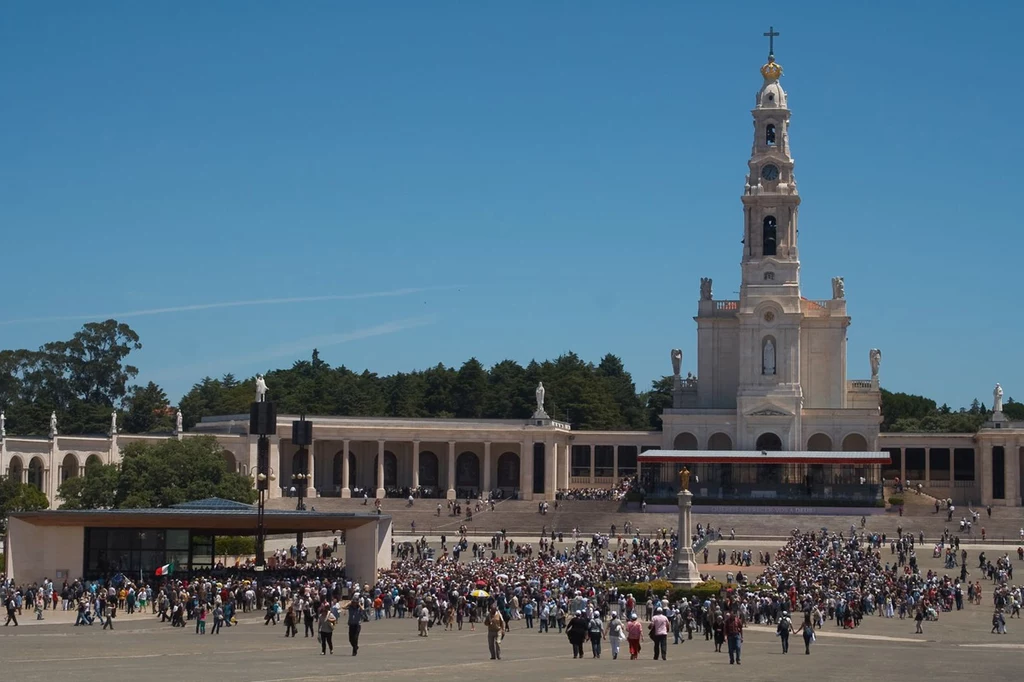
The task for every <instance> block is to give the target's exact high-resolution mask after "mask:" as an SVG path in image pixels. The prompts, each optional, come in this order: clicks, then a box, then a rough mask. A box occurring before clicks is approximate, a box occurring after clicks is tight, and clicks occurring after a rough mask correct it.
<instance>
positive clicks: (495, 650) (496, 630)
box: [484, 604, 505, 661]
mask: <svg viewBox="0 0 1024 682" xmlns="http://www.w3.org/2000/svg"><path fill="white" fill-rule="evenodd" d="M484 625H486V626H487V649H488V650H489V651H490V652H491V660H492V661H500V660H501V640H503V639H504V638H505V619H504V618H502V617H501V614H500V613H498V605H497V604H491V608H490V609H489V610H488V612H487V616H486V617H485V618H484Z"/></svg>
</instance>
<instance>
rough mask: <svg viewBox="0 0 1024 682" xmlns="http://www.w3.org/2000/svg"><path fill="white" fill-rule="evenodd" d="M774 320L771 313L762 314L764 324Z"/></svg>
mask: <svg viewBox="0 0 1024 682" xmlns="http://www.w3.org/2000/svg"><path fill="white" fill-rule="evenodd" d="M774 319H775V313H773V312H772V311H770V310H769V311H768V312H766V313H765V314H764V321H765V322H771V321H772V320H774Z"/></svg>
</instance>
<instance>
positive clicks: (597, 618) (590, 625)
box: [587, 611, 605, 658]
mask: <svg viewBox="0 0 1024 682" xmlns="http://www.w3.org/2000/svg"><path fill="white" fill-rule="evenodd" d="M604 636H605V634H604V624H603V623H602V622H601V614H600V613H598V612H597V611H594V613H593V615H591V617H590V620H589V621H587V637H589V638H590V648H591V650H593V652H594V658H601V640H602V639H604Z"/></svg>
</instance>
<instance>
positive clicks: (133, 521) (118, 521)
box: [11, 500, 391, 535]
mask: <svg viewBox="0 0 1024 682" xmlns="http://www.w3.org/2000/svg"><path fill="white" fill-rule="evenodd" d="M225 501H226V500H225ZM236 504H239V503H236ZM257 514H258V511H257V508H256V507H255V506H250V505H241V507H240V508H237V507H236V508H220V509H205V508H191V507H184V508H183V507H181V506H175V507H157V508H143V509H45V510H40V511H31V512H16V513H13V514H11V518H16V519H20V520H22V521H26V522H28V523H31V524H33V525H37V526H88V527H93V528H191V529H194V530H211V531H215V532H221V533H222V534H224V535H228V534H235V533H248V532H252V531H254V530H255V528H256V518H257ZM263 521H264V526H265V527H266V529H267V532H268V533H293V532H298V531H304V532H306V531H327V530H347V529H350V528H358V527H359V526H363V525H366V524H368V523H376V522H378V521H387V522H389V523H390V522H391V517H390V516H389V515H387V514H381V515H377V514H375V513H371V512H321V511H306V510H294V509H290V510H289V509H267V510H266V511H265V512H264V515H263Z"/></svg>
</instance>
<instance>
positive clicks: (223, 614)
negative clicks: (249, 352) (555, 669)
mask: <svg viewBox="0 0 1024 682" xmlns="http://www.w3.org/2000/svg"><path fill="white" fill-rule="evenodd" d="M702 531H703V532H704V533H705V535H706V537H709V538H711V537H720V536H721V532H720V531H718V530H712V529H711V528H702ZM731 534H732V533H730V535H731ZM693 539H695V538H693ZM923 542H924V539H923V536H921V537H915V536H914V535H913V534H910V533H903V531H902V528H900V529H899V530H898V533H897V535H896V536H895V537H888V536H887V535H886V534H880V533H871V532H867V531H866V530H865V529H864V527H863V524H862V527H861V528H860V529H856V528H854V527H852V526H851V528H850V530H849V532H835V531H833V532H828V531H826V530H824V529H822V530H820V531H813V532H799V531H794V533H793V535H792V537H791V538H790V539H789V541H788V542H787V543H786V544H785V545H784V546H782V547H781V548H780V549H778V550H777V551H775V552H774V553H769V552H757V556H756V559H755V556H754V552H753V551H751V550H740V549H732V550H730V551H727V550H726V549H718V550H717V558H718V563H719V565H723V566H727V567H729V568H730V569H731V568H732V567H733V566H735V567H737V569H738V570H737V573H736V574H735V575H734V574H733V573H732V570H729V571H728V572H727V573H726V575H725V576H724V577H725V578H726V581H727V585H726V587H725V588H724V589H723V590H722V591H721V592H720V593H717V594H707V595H706V596H701V597H699V598H695V597H691V598H689V599H687V598H682V597H679V598H676V596H678V595H676V596H673V595H674V594H675V593H672V592H663V591H660V590H656V589H654V588H650V587H648V588H625V587H622V586H624V585H636V584H638V583H647V584H650V583H651V582H652V581H655V580H657V579H659V578H665V577H666V570H667V567H668V566H670V565H671V564H672V561H671V560H672V557H673V554H674V552H675V544H676V538H675V535H674V533H672V532H671V531H669V530H668V529H666V530H663V531H660V532H659V533H656V534H654V535H653V536H651V537H641V536H640V535H639V534H634V535H632V536H630V535H628V534H624V535H615V534H614V531H613V533H611V534H599V533H595V534H592V535H590V536H589V537H587V538H581V537H578V534H574V537H573V538H572V539H570V540H569V541H568V542H564V543H560V542H558V541H557V539H556V538H555V537H552V536H551V535H548V534H547V532H546V531H545V532H544V533H543V535H542V536H541V537H540V538H539V539H538V540H537V541H536V542H521V541H519V540H517V539H515V538H512V537H510V536H509V535H508V534H506V533H505V532H497V533H495V534H493V535H492V536H491V537H490V538H489V540H488V541H484V542H480V541H479V540H478V541H477V542H473V543H471V542H470V539H469V538H468V537H466V535H465V534H464V533H461V534H460V535H459V536H458V537H457V538H454V539H452V540H451V541H450V542H449V539H448V538H446V537H442V539H441V547H440V551H436V548H435V547H434V546H432V544H431V543H430V542H428V541H427V538H425V537H421V538H420V539H418V540H416V541H415V542H409V543H399V545H397V546H396V552H395V558H394V560H393V562H392V565H391V566H390V567H389V568H388V569H386V570H383V571H382V572H381V574H380V575H379V577H378V579H377V581H376V582H375V583H374V584H365V585H353V584H352V583H351V582H349V581H347V580H346V579H345V578H344V575H343V570H342V569H343V565H342V564H341V562H339V561H337V560H336V559H335V558H334V553H335V551H336V549H337V545H336V544H333V543H332V544H326V543H325V544H323V545H321V546H319V547H316V548H315V549H314V550H313V551H312V552H310V551H307V550H305V549H304V548H301V547H293V548H289V549H281V550H278V551H277V552H275V553H274V554H273V556H272V559H273V561H272V562H271V564H272V566H271V570H270V571H269V572H265V573H262V574H255V576H254V577H246V574H245V573H244V572H245V570H246V569H247V568H248V567H247V565H246V564H244V563H242V564H238V565H236V566H235V567H234V570H232V569H230V568H225V569H223V570H224V571H226V572H227V575H226V576H224V577H215V576H213V575H212V574H211V575H209V576H205V577H201V578H195V579H191V580H190V579H184V578H181V579H177V578H171V579H164V578H161V579H158V580H154V581H132V580H128V579H125V578H124V577H123V576H120V582H118V581H117V580H116V579H115V580H112V581H109V582H99V581H97V582H86V581H74V582H71V583H64V584H63V585H62V586H57V585H56V584H54V583H53V581H49V580H46V581H44V582H43V583H42V584H35V585H31V586H26V587H17V588H16V587H15V586H14V585H12V584H10V583H4V584H3V585H2V589H0V593H2V595H3V599H4V605H5V606H6V607H7V613H8V622H13V623H14V624H15V625H16V624H17V616H18V615H20V614H21V612H22V609H33V610H34V611H35V613H36V616H37V618H44V617H45V616H44V613H45V612H46V611H47V610H48V609H54V610H56V609H57V608H58V606H59V607H60V608H62V609H70V610H77V612H78V616H77V618H76V623H75V624H76V625H91V624H93V623H95V622H96V621H97V620H98V621H101V622H102V623H103V626H104V628H108V627H109V628H113V627H114V623H115V622H116V620H115V619H116V617H117V614H118V612H119V611H120V612H123V613H128V614H131V613H133V612H142V613H146V612H147V609H149V613H150V614H151V615H154V616H156V617H158V618H159V619H160V620H161V622H166V623H169V624H170V626H171V627H178V628H186V627H189V626H194V630H195V632H196V633H197V634H206V633H207V628H206V624H207V621H210V622H211V628H210V629H209V634H211V635H212V634H217V633H218V632H219V630H220V629H221V627H231V626H232V625H233V624H234V622H235V618H236V615H237V614H238V613H240V612H241V613H244V612H247V611H256V610H261V611H262V612H263V613H264V616H263V622H264V624H265V625H267V626H271V625H278V624H282V625H283V626H284V636H286V637H295V636H296V635H297V631H298V625H299V624H300V623H301V624H302V625H303V626H304V637H315V638H316V639H317V642H318V643H319V645H320V649H321V653H322V654H323V655H328V654H330V653H333V638H332V636H331V633H332V632H333V629H334V627H335V625H336V624H338V623H340V622H342V619H344V622H345V623H347V624H348V627H349V637H350V644H351V646H352V653H353V655H355V654H356V653H357V651H358V639H359V628H360V627H361V624H362V623H364V622H366V621H368V620H371V619H372V620H381V619H388V618H399V619H410V620H411V621H414V623H415V625H414V626H413V627H415V629H416V632H417V634H418V635H419V636H421V637H429V636H432V634H434V628H435V626H440V628H441V630H442V631H448V630H462V629H463V628H464V626H466V625H467V624H468V627H469V629H470V630H475V629H476V625H477V624H481V625H482V626H483V628H484V629H486V631H487V640H488V650H489V652H490V654H491V656H492V658H495V659H499V658H500V657H501V640H502V638H503V637H504V635H505V634H506V633H507V632H509V631H510V630H511V628H512V626H513V623H517V624H518V622H521V623H522V629H524V630H536V631H537V632H539V633H545V634H547V633H552V634H554V633H563V634H565V636H566V637H567V639H568V641H569V644H570V645H571V649H572V653H573V657H574V658H580V657H583V656H584V645H585V643H587V642H589V643H590V655H591V656H593V657H597V658H599V657H601V656H602V655H603V653H604V651H603V643H604V642H607V643H608V646H609V649H610V653H611V657H612V658H618V656H619V653H620V645H625V646H627V647H628V651H629V653H630V658H637V657H639V656H640V655H641V650H642V649H644V645H645V643H648V642H649V643H650V644H651V648H652V649H653V656H654V658H656V659H660V660H664V659H665V658H666V656H667V647H666V644H667V641H668V638H669V637H670V636H671V637H672V638H673V641H674V642H675V643H680V642H682V641H685V640H689V639H693V638H694V637H695V636H698V637H699V636H700V635H703V636H704V639H705V640H706V641H708V642H710V643H713V645H714V649H715V651H718V652H722V653H728V655H729V659H730V662H731V663H735V664H737V665H739V664H741V651H742V638H743V628H744V627H745V626H747V625H749V624H757V625H767V626H772V627H775V629H776V632H777V634H778V635H779V637H780V640H781V642H782V648H783V651H784V652H787V651H788V650H789V637H790V635H791V634H794V633H796V634H797V635H798V636H799V637H801V638H802V639H803V640H804V644H805V653H807V654H809V653H810V652H811V644H812V643H813V642H814V640H815V632H816V631H818V630H820V629H821V628H823V627H827V626H829V625H831V624H832V623H834V626H835V627H837V628H842V629H855V628H858V627H861V626H862V624H863V623H864V621H865V619H868V618H870V617H877V618H899V619H909V620H913V621H915V629H916V631H917V632H923V627H924V626H925V625H926V624H927V622H929V621H934V620H937V619H939V618H940V617H941V615H942V614H944V613H948V612H951V611H954V610H960V609H963V608H965V602H966V603H967V604H975V605H980V604H983V603H984V601H983V592H987V590H988V589H991V590H992V595H991V600H992V601H991V604H992V606H993V608H994V610H993V616H992V632H993V633H1005V632H1006V620H1007V619H1008V618H1013V617H1018V618H1019V617H1020V605H1021V597H1022V595H1021V590H1020V589H1019V588H1018V587H1016V586H1014V585H1013V563H1012V561H1011V558H1010V556H1009V554H1008V553H1004V554H1003V555H1001V556H998V557H995V558H994V559H993V558H989V557H987V556H985V553H984V552H982V553H981V554H980V555H979V556H978V563H977V565H976V566H973V567H969V566H968V555H967V552H966V550H961V549H960V547H959V538H957V537H955V536H951V535H950V534H948V533H945V534H943V536H942V537H941V538H939V540H938V542H937V543H935V544H934V545H932V547H931V549H932V550H933V556H938V557H940V558H941V559H942V569H941V571H937V570H922V568H921V566H920V565H919V562H918V554H917V552H918V551H919V549H920V548H921V547H922V543H923ZM703 555H704V563H705V564H707V562H708V558H709V556H708V548H707V547H704V549H703ZM1017 559H1018V560H1024V548H1019V549H1018V551H1017ZM755 561H756V563H755ZM755 566H756V568H754V567H755ZM744 571H746V574H744ZM974 572H976V573H977V575H975V576H971V574H972V573H974ZM707 577H708V576H705V578H707ZM971 578H973V581H972V579H971ZM982 581H985V582H986V583H988V584H990V585H991V587H990V588H984V587H983V586H982ZM655 584H656V583H655Z"/></svg>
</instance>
